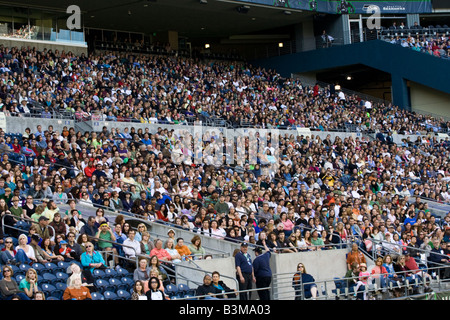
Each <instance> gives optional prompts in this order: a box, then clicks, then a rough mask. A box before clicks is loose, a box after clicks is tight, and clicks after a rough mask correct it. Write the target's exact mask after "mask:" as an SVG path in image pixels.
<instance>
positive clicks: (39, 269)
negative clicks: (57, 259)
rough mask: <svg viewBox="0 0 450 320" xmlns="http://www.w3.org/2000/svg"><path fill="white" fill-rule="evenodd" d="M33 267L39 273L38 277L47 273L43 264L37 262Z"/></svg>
mask: <svg viewBox="0 0 450 320" xmlns="http://www.w3.org/2000/svg"><path fill="white" fill-rule="evenodd" d="M31 267H32V268H33V269H34V270H36V272H37V273H38V275H41V274H42V273H44V271H45V265H43V264H42V263H39V262H36V263H33V264H32V265H31Z"/></svg>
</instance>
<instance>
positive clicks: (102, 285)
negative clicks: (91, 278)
mask: <svg viewBox="0 0 450 320" xmlns="http://www.w3.org/2000/svg"><path fill="white" fill-rule="evenodd" d="M95 286H96V287H97V290H98V291H99V292H100V293H102V294H103V292H105V291H106V289H107V288H109V286H110V285H109V282H108V281H106V280H105V279H97V280H95Z"/></svg>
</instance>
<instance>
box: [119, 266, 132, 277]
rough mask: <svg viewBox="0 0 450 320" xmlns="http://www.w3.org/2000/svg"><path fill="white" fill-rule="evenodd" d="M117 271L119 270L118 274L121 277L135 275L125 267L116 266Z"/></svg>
mask: <svg viewBox="0 0 450 320" xmlns="http://www.w3.org/2000/svg"><path fill="white" fill-rule="evenodd" d="M116 272H117V274H118V276H120V278H122V277H131V278H132V277H133V275H132V274H131V273H130V271H128V270H127V269H125V268H121V267H119V268H116Z"/></svg>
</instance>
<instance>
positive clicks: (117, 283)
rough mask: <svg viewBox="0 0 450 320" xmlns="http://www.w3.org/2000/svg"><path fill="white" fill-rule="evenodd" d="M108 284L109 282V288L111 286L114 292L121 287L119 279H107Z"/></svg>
mask: <svg viewBox="0 0 450 320" xmlns="http://www.w3.org/2000/svg"><path fill="white" fill-rule="evenodd" d="M108 282H109V284H110V286H113V287H114V288H115V290H114V291H117V290H119V288H120V286H121V285H122V281H120V280H119V279H116V278H109V279H108Z"/></svg>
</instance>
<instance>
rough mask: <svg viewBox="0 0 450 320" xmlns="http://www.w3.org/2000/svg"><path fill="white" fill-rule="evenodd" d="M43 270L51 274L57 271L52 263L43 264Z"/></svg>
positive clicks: (56, 267)
mask: <svg viewBox="0 0 450 320" xmlns="http://www.w3.org/2000/svg"><path fill="white" fill-rule="evenodd" d="M44 266H45V269H47V271H48V272H51V273H56V272H57V270H58V269H59V268H58V266H57V265H56V264H54V263H53V262H46V263H44Z"/></svg>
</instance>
